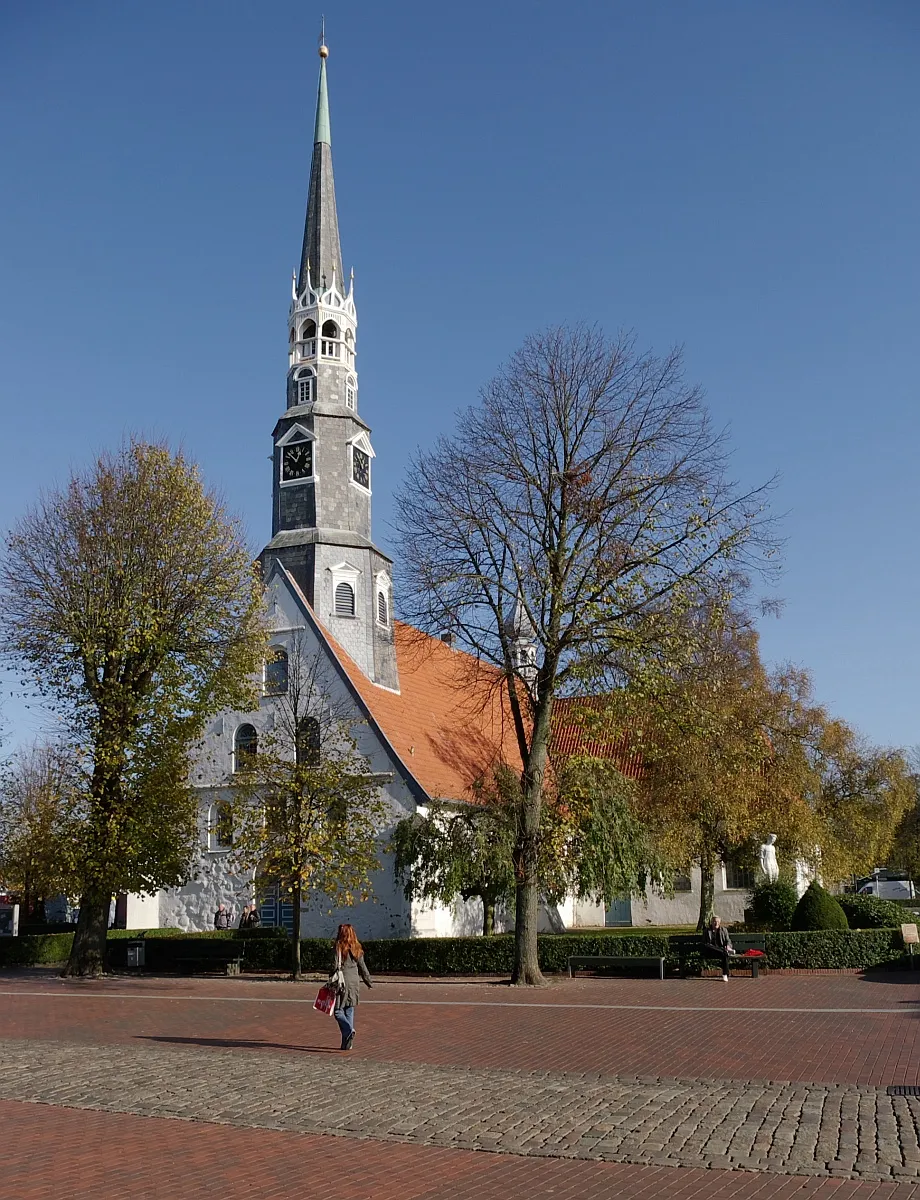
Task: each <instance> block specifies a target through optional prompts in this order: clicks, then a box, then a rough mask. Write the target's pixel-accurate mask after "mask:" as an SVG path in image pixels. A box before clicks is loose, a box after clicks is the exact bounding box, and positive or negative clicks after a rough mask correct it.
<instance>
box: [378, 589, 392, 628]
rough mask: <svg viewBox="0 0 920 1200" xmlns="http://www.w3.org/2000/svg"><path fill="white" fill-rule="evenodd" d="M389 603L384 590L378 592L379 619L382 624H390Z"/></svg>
mask: <svg viewBox="0 0 920 1200" xmlns="http://www.w3.org/2000/svg"><path fill="white" fill-rule="evenodd" d="M388 610H389V605H388V604H387V595H386V592H384V591H379V592H378V593H377V620H378V622H379V623H380V624H381V625H388V624H389V611H388Z"/></svg>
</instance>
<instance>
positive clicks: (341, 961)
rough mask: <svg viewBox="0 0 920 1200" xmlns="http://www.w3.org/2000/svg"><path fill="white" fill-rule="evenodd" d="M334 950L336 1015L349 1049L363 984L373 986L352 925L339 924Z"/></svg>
mask: <svg viewBox="0 0 920 1200" xmlns="http://www.w3.org/2000/svg"><path fill="white" fill-rule="evenodd" d="M333 952H334V955H335V966H334V968H333V972H334V974H333V978H338V979H339V991H338V995H337V997H336V1002H335V1010H334V1016H335V1019H336V1021H337V1022H338V1026H339V1030H340V1031H341V1034H342V1049H343V1050H350V1049H351V1047H352V1045H353V1044H354V1040H355V1009H356V1008H357V1006H358V999H359V992H360V990H361V983H362V982H363V983H364V986H365V987H368V988H369V987H373V986H374V985H373V983H372V982H371V977H370V972H369V971H368V969H367V964H366V963H365V961H364V951H363V950H362V949H361V943H360V942H359V941H358V935H357V934H356V933H355V929H354V926H353V925H340V926H339V929H338V932H337V933H336V935H335V942H334V943H333Z"/></svg>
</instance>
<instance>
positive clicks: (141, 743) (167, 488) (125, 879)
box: [0, 441, 264, 975]
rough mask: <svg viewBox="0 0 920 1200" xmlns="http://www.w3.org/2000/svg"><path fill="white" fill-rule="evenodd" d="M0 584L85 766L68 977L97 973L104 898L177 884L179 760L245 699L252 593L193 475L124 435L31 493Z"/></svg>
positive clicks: (23, 654)
mask: <svg viewBox="0 0 920 1200" xmlns="http://www.w3.org/2000/svg"><path fill="white" fill-rule="evenodd" d="M0 589H2V596H0V645H2V648H3V650H4V651H5V652H6V654H7V655H8V656H9V657H10V658H11V659H12V661H13V663H14V664H15V665H17V666H18V667H19V668H20V669H21V670H22V671H23V672H24V673H25V674H26V675H27V680H26V682H27V683H29V684H31V686H32V687H33V688H34V689H35V690H37V691H38V692H39V693H40V694H41V695H42V696H43V698H44V700H45V701H46V702H47V703H48V704H49V705H50V706H51V707H52V708H53V709H54V710H56V712H57V714H58V716H59V718H60V720H61V726H62V728H63V729H64V730H65V731H66V736H67V739H68V741H69V742H70V744H71V745H72V747H73V750H74V760H75V761H76V762H79V763H80V764H82V765H83V766H84V770H83V778H82V781H81V791H82V798H81V805H82V807H81V810H80V819H79V821H78V823H77V825H76V826H75V829H74V854H75V856H76V859H77V870H78V876H79V886H80V893H81V897H80V917H79V921H78V924H77V931H76V934H75V936H74V941H73V948H72V950H71V956H70V961H69V963H68V966H67V973H69V974H80V975H83V974H96V973H99V972H101V971H102V970H103V967H104V961H105V939H106V926H107V920H108V912H109V904H110V900H111V896H112V895H113V893H115V892H122V891H140V892H150V891H153V890H155V889H157V888H159V887H168V886H176V885H177V884H179V883H181V882H182V881H183V879H184V878H185V875H186V874H187V871H188V868H189V864H190V860H191V857H192V855H193V853H194V847H195V838H196V816H197V805H196V802H195V798H194V795H193V794H192V791H191V788H190V787H189V783H188V770H189V753H190V750H191V747H192V746H193V745H194V744H195V743H196V742H197V740H198V739H199V737H200V734H201V731H202V729H203V726H204V722H205V721H206V719H207V717H208V716H209V715H210V714H211V713H213V712H214V711H218V710H220V709H221V708H224V707H227V708H247V707H250V706H251V704H252V702H253V680H254V678H255V673H256V671H257V668H258V666H259V663H260V661H261V655H262V649H263V646H264V635H263V624H262V622H263V615H262V599H261V593H262V589H261V584H260V582H259V579H258V576H257V572H256V570H255V567H254V565H253V563H252V561H251V558H250V556H249V554H248V552H247V549H246V545H245V542H244V540H243V537H242V535H241V531H240V529H239V526H238V524H237V523H236V522H235V521H234V520H233V519H232V518H230V517H229V516H228V514H227V513H226V511H225V509H224V507H223V505H222V504H221V502H220V501H219V499H218V498H217V497H216V496H215V495H214V494H213V493H210V492H208V491H207V490H206V489H205V487H204V486H203V484H202V481H201V479H200V476H199V474H198V470H197V468H196V467H195V466H194V465H193V464H191V463H189V462H188V461H187V460H186V459H185V458H184V457H183V456H182V455H181V454H172V453H171V452H170V451H169V450H168V448H167V447H165V446H161V445H149V444H146V443H143V442H135V441H132V442H130V443H129V444H127V445H126V446H124V447H123V448H122V449H121V450H120V451H118V452H117V453H114V454H103V455H102V456H101V457H100V458H99V459H98V460H97V461H96V462H95V463H94V464H93V466H92V467H91V468H90V470H89V471H88V472H86V474H83V475H75V476H74V477H73V478H72V479H71V480H70V482H69V483H68V484H67V486H66V487H64V488H62V489H60V490H56V491H51V492H49V493H47V494H46V495H44V496H42V498H41V499H40V500H39V502H38V504H37V505H36V506H35V507H34V508H33V509H32V511H31V512H29V513H28V514H27V515H26V516H25V517H24V518H23V520H22V521H21V522H20V523H19V525H18V526H17V527H16V528H15V529H14V530H13V531H12V533H11V534H10V535H9V536H8V538H7V544H6V553H5V556H4V558H3V562H2V565H0Z"/></svg>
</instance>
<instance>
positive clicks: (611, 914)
mask: <svg viewBox="0 0 920 1200" xmlns="http://www.w3.org/2000/svg"><path fill="white" fill-rule="evenodd" d="M604 924H605V925H632V901H631V900H630V898H629V897H628V896H627V897H626V899H625V900H614V902H613V904H611V906H610V907H609V908H608V909H607V911H606V913H605V914H604Z"/></svg>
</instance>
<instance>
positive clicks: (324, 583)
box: [116, 45, 749, 938]
mask: <svg viewBox="0 0 920 1200" xmlns="http://www.w3.org/2000/svg"><path fill="white" fill-rule="evenodd" d="M319 54H320V70H319V89H318V95H317V104H316V119H315V132H314V146H313V159H312V165H311V171H310V184H309V192H308V198H307V211H306V223H305V227H304V234H303V244H302V249H301V255H300V267H299V271H298V272H297V274H296V276H295V277H294V279H293V281H292V296H291V304H290V309H289V312H288V347H289V349H288V368H287V380H286V389H285V397H284V405H283V408H282V411H281V415H280V416H279V417H278V419H277V421H276V423H275V427H274V430H273V433H272V440H273V455H272V472H273V481H272V499H271V503H272V523H271V533H272V536H271V539H270V540H269V542H268V543H267V545H266V546H265V548H264V549H263V551H262V553H261V555H260V563H261V568H262V573H263V579H264V582H265V587H266V593H267V596H266V600H267V606H268V610H269V615H270V628H271V636H270V642H271V646H270V653H269V656H268V658H267V660H266V664H265V669H264V677H263V688H262V691H263V695H262V698H261V701H260V704H259V707H258V710H256V711H253V712H225V713H222V714H221V715H220V716H218V717H217V718H216V719H215V720H213V721H212V722H211V724H210V726H209V728H208V730H207V733H206V736H205V739H204V742H203V744H202V746H201V747H200V750H199V753H198V755H197V757H196V762H195V765H194V766H193V772H192V783H193V785H194V787H195V789H196V791H197V793H198V796H199V833H200V858H199V862H198V864H197V866H196V869H195V872H194V875H193V877H192V879H190V881H189V882H188V883H187V884H186V885H185V886H183V887H181V888H178V889H174V890H167V891H162V892H160V893H159V894H157V895H154V896H127V897H120V898H119V904H118V906H117V910H116V924H118V925H122V926H124V927H127V928H132V929H138V928H151V927H165V926H172V927H179V928H182V929H186V930H205V929H209V928H212V927H213V920H214V913H215V911H216V909H217V908H218V905H220V904H224V905H225V906H226V907H227V908H228V909H229V910H230V912H231V915H232V919H233V923H234V924H235V923H236V920H237V919H238V917H239V914H240V912H241V910H242V908H243V906H245V905H248V904H250V903H253V902H255V903H257V904H258V906H259V911H260V915H261V920H262V923H263V924H264V925H283V926H287V927H288V928H290V927H291V923H292V914H291V905H290V900H289V899H287V898H286V897H285V896H284V895H282V894H279V889H278V886H277V883H273V881H272V880H270V879H268V880H266V879H258V880H257V879H256V878H255V877H254V875H253V874H252V873H250V874H248V875H246V876H241V875H239V874H234V872H233V869H232V860H231V850H232V830H230V829H229V828H227V825H226V822H225V821H223V820H222V819H221V812H222V805H223V804H225V803H226V799H227V797H228V795H229V790H230V789H231V788H232V787H233V775H234V771H235V769H236V767H237V764H238V763H239V762H240V759H241V756H242V755H245V754H251V753H254V752H256V751H257V747H258V743H259V739H260V737H261V736H264V735H265V733H266V732H268V731H269V730H271V729H272V727H273V720H274V716H273V709H274V708H275V706H276V705H277V703H278V696H279V692H280V691H283V689H284V687H286V679H287V672H286V667H285V664H286V663H287V661H288V655H289V654H290V653H291V652H292V644H293V643H294V642H296V648H297V650H298V652H299V653H301V654H304V653H306V654H311V655H317V656H321V657H322V658H323V659H324V660H325V662H326V663H328V668H329V670H328V675H327V678H328V680H329V687H330V689H331V690H332V692H333V693H334V695H331V696H330V699H331V700H333V701H334V702H335V704H336V705H337V706H338V708H339V710H340V711H341V709H342V706H344V707H345V709H346V710H347V711H349V713H350V714H353V728H354V729H355V731H356V732H355V737H356V739H357V742H358V749H359V751H360V752H361V753H362V754H363V755H364V756H365V757H366V759H367V760H368V762H369V764H370V770H371V771H372V772H373V775H374V777H375V779H377V780H378V781H379V784H380V788H381V794H382V796H383V799H384V801H385V804H386V810H387V813H388V818H387V823H386V828H383V829H381V831H380V845H381V848H383V847H385V845H386V843H387V841H388V840H389V834H390V832H391V831H392V828H393V826H394V825H395V824H396V822H398V821H399V820H400V819H401V818H402V817H404V816H406V815H408V814H410V813H413V812H416V811H418V810H419V809H421V810H422V811H424V806H425V805H426V803H427V802H428V801H429V800H431V799H434V798H437V799H442V800H448V801H457V802H464V801H469V800H470V799H471V798H472V791H471V788H472V785H473V783H474V781H475V780H476V779H477V778H478V777H479V776H481V775H482V774H483V772H485V771H487V770H488V769H489V768H490V767H491V766H492V765H494V764H495V763H496V762H498V761H500V760H505V761H508V762H512V763H513V762H515V761H519V754H518V750H517V744H516V741H515V737H514V732H513V728H512V726H511V721H510V717H509V716H508V714H507V712H506V711H505V709H504V705H503V704H502V702H501V699H500V697H499V696H498V694H497V689H493V688H491V687H488V686H486V687H483V688H480V689H479V691H480V692H481V693H482V695H480V696H479V697H470V687H469V679H470V668H471V664H473V662H474V660H471V659H470V657H469V656H468V655H466V654H465V653H464V652H462V651H460V650H457V649H455V648H453V647H452V646H451V644H450V640H449V638H447V637H445V638H443V639H442V638H435V637H429V636H428V635H425V634H422V633H420V632H419V631H418V630H416V629H413V628H411V627H409V626H406V625H404V624H401V623H400V622H398V621H396V620H395V619H394V615H393V614H394V596H393V570H392V562H391V560H390V559H389V558H388V557H387V555H386V554H385V553H384V552H383V551H382V550H381V549H380V548H379V547H378V546H377V545H376V544H375V543H374V541H373V537H372V524H371V500H372V496H373V483H374V458H375V454H374V447H373V443H372V440H371V430H370V428H369V427H368V425H367V424H366V422H365V421H364V420H363V418H362V417H361V404H360V386H359V376H358V368H357V361H358V359H357V355H358V346H357V332H358V318H357V308H356V304H355V296H354V279H353V276H352V277H351V278H346V275H345V272H344V269H343V262H342V250H341V243H340V238H339V225H338V218H337V214H336V195H335V182H334V178H333V169H332V140H331V125H330V110H329V95H328V85H327V70H326V63H327V57H328V50H327V48H326V46H325V45H322V46H321V47H320V51H319ZM521 638H522V642H523V641H525V640H526V638H525V635H524V634H523V633H522V634H521ZM518 653H519V655H520V656H521V658H522V660H523V659H524V658H526V656H527V654H528V653H532V648H531V647H529V646H528V645H525V644H522V645H521V646H520V647H518ZM475 669H476V670H478V671H480V672H481V671H483V670H491V669H490V668H483V667H482V666H481V665H479V666H476V668H475ZM487 682H488V681H487ZM474 690H475V689H474ZM559 736H560V737H562V738H563V739H565V737H566V731H565V729H564V728H563V729H561V730H560V731H559ZM571 736H576V735H574V734H572V735H571ZM696 876H697V878H691V877H688V878H687V881H686V883H687V886H686V888H684V890H683V892H678V894H677V895H675V896H674V897H673V898H672V899H667V898H665V897H658V896H655V895H652V894H649V895H647V896H646V897H645V898H644V899H643V898H639V899H638V900H637V899H634V900H632V901H630V900H624V901H622V902H620V903H619V904H618V905H615V906H614V907H613V908H611V909H609V910H606V911H605V909H604V906H603V905H602V904H600V905H598V904H594V903H587V902H585V903H583V902H576V901H575V900H574V899H573V900H571V901H570V902H569V903H567V904H564V905H561V906H558V907H557V906H553V907H552V909H546V910H545V911H544V914H543V920H544V924H545V927H546V928H555V929H563V928H571V927H573V926H599V925H604V924H622V925H629V924H635V925H639V926H641V925H647V924H664V923H679V922H692V921H695V919H696V909H697V907H698V903H699V899H698V898H699V880H698V872H697V873H696ZM720 883H721V885H722V886H721V887H720V886H719V884H720ZM733 885H734V886H733ZM747 886H749V884H748V881H747V879H744V880H740V879H738V880H735V879H729V878H728V876H727V875H726V877H725V878H723V879H722V880H721V881H717V891H718V892H726V893H733V895H725V896H724V897H720V899H719V901H717V903H718V904H719V911H720V912H722V913H723V914H724V916H725V917H726V919H728V920H737V919H739V918H740V917H741V910H742V908H743V902H744V899H745V897H746V888H747ZM312 899H313V900H314V903H310V900H309V899H307V900H305V906H304V910H303V914H302V924H301V928H302V933H303V936H327V935H329V934H330V933H331V932H332V931H333V930H334V927H335V924H336V923H337V922H338V921H339V920H346V919H347V920H352V921H353V922H354V923H355V925H356V926H357V927H358V929H359V930H360V934H361V936H362V937H368V938H379V937H410V936H445V935H451V934H465V933H477V932H479V931H480V930H481V928H482V915H481V904H480V902H479V901H478V900H472V901H468V902H463V901H459V900H458V901H457V902H456V903H455V904H454V905H453V906H451V907H444V906H438V905H436V906H429V905H424V904H420V903H418V902H412V903H410V902H409V901H407V900H406V898H405V896H404V894H403V891H402V888H401V887H400V886H399V885H398V883H397V882H396V879H395V876H394V871H393V867H392V862H391V860H390V859H389V858H388V856H387V855H386V853H382V855H381V869H380V871H379V872H377V874H376V875H375V877H374V880H373V900H372V901H368V902H366V903H363V904H360V905H357V906H356V907H354V908H351V909H348V910H347V911H337V910H330V909H329V906H328V905H323V904H321V903H319V904H317V903H315V901H316V898H315V897H313V898H312ZM320 899H321V898H320Z"/></svg>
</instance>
